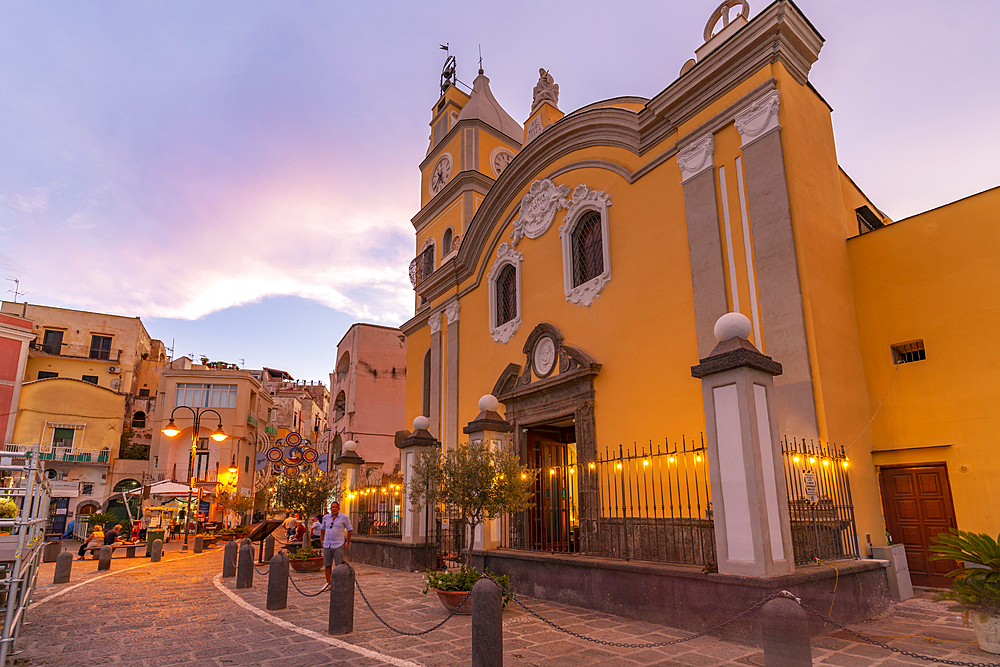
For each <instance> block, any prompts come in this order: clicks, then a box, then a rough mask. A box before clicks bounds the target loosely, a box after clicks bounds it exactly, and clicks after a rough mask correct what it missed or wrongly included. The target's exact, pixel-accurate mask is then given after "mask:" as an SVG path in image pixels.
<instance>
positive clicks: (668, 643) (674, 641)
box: [483, 575, 794, 648]
mask: <svg viewBox="0 0 1000 667" xmlns="http://www.w3.org/2000/svg"><path fill="white" fill-rule="evenodd" d="M483 576H486V577H487V578H488V579H490V580H491V581H493V583H495V584H496V585H497V586H499V587H500V590H501V591H503V592H504V593H505V594H506V595H509V596H510V598H511V599H512V600H513V601H514V602H516V603H517V604H518V605H519V606H520V607H521V608H522V609H524V610H525V611H526V612H528V613H529V614H531V615H532V616H534V617H535V618H537V619H538V620H540V621H542V622H543V623H545V624H546V625H548V626H550V627H552V628H554V629H556V630H558V631H559V632H563V633H565V634H567V635H571V636H573V637H576V638H577V639H583V640H584V641H588V642H593V643H595V644H602V645H604V646H614V647H616V648H654V647H658V646H673V645H675V644H680V643H683V642H689V641H691V640H692V639H698V638H699V637H704V636H705V635H710V634H712V633H713V632H718V631H719V630H722V629H723V628H725V627H727V626H729V625H732V624H733V623H735V622H736V621H739V620H741V619H743V618H746V617H747V616H749V615H750V614H752V613H753V612H755V611H757V610H758V609H760V608H761V607H763V606H764V605H765V604H767V603H768V602H770V601H771V600H774V599H777V598H786V597H787V598H792V599H794V597H792V595H791V594H790V593H788V592H786V591H778V592H777V593H773V594H771V595H769V596H767V597H766V598H764V599H763V600H761V601H760V602H758V603H757V604H755V605H754V606H752V607H750V608H749V609H747V610H745V611H743V612H741V613H740V614H738V615H736V616H734V617H732V618H731V619H729V620H728V621H726V622H725V623H720V624H719V625H716V626H715V627H714V628H709V629H708V630H705V631H703V632H699V633H698V634H694V635H689V636H687V637H681V638H680V639H671V640H670V641H666V642H653V643H650V644H623V643H621V642H609V641H605V640H603V639H594V638H593V637H587V636H586V635H581V634H580V633H578V632H573V631H572V630H567V629H566V628H563V627H561V626H559V625H557V624H555V623H553V622H552V621H550V620H549V619H547V618H545V617H543V616H542V615H540V614H539V613H538V612H536V611H535V610H533V609H531V608H530V607H528V606H527V605H526V604H524V603H523V602H521V601H520V600H518V599H517V597H516V596H515V595H514V593H513V592H511V591H510V590H508V589H507V588H504V586H503V584H501V583H500V582H499V581H497V580H496V579H494V578H493V577H489V576H487V575H483Z"/></svg>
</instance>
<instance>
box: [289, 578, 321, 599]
mask: <svg viewBox="0 0 1000 667" xmlns="http://www.w3.org/2000/svg"><path fill="white" fill-rule="evenodd" d="M288 580H289V581H290V582H292V586H294V587H295V590H297V591H298V592H299V593H301V594H302V595H304V596H305V597H307V598H314V597H316V596H317V595H319V594H320V593H322V592H323V589H322V588H320V589H319V590H318V591H316V592H315V593H306V592H305V591H303V590H302V589H301V588H299V585H298V584H297V583H295V577H293V576H292V573H291V572H289V573H288Z"/></svg>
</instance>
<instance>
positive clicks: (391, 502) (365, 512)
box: [350, 475, 403, 540]
mask: <svg viewBox="0 0 1000 667" xmlns="http://www.w3.org/2000/svg"><path fill="white" fill-rule="evenodd" d="M350 493H351V515H352V516H351V523H352V524H354V534H355V535H364V536H368V537H384V538H387V539H393V540H400V539H402V538H403V526H402V523H401V521H400V515H401V511H402V505H403V485H402V484H400V483H399V482H398V481H397V480H395V479H394V478H391V477H390V476H388V475H386V476H384V477H383V478H382V482H381V483H380V484H378V485H364V486H360V487H357V488H353V489H351V492H350Z"/></svg>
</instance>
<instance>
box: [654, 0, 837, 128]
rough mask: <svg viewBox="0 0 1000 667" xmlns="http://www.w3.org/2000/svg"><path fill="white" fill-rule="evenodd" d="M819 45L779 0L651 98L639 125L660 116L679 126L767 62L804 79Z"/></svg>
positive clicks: (796, 12) (791, 8) (802, 81)
mask: <svg viewBox="0 0 1000 667" xmlns="http://www.w3.org/2000/svg"><path fill="white" fill-rule="evenodd" d="M822 47H823V37H822V36H821V35H820V34H819V33H818V32H817V31H816V29H815V28H814V27H813V26H812V24H810V23H809V21H808V20H807V19H806V18H805V16H803V15H802V13H801V12H800V11H799V9H798V8H797V7H796V6H795V5H794V4H793V3H791V2H790V1H789V0H778V1H777V2H774V3H772V4H770V5H768V6H767V7H766V8H765V9H764V11H762V12H761V13H760V14H758V15H757V16H755V17H754V18H753V20H752V21H750V22H749V23H747V24H746V25H745V26H743V28H741V29H740V30H739V31H737V32H736V33H735V34H734V35H733V36H732V37H730V38H729V39H728V40H726V41H725V42H724V43H723V44H722V45H721V46H719V47H718V48H717V49H715V50H714V51H712V53H711V54H710V55H708V56H707V57H706V58H705V59H704V60H703V61H701V62H699V63H698V64H697V65H695V66H694V67H692V68H691V69H690V70H689V71H687V72H685V73H684V74H683V75H682V76H680V77H679V78H678V79H677V80H676V81H674V82H673V83H672V84H670V85H669V86H667V88H666V89H665V90H664V91H663V92H661V93H660V94H659V95H657V96H656V97H654V98H653V99H652V100H650V102H649V104H648V105H646V109H644V110H643V111H642V112H641V113H640V122H641V124H642V128H643V130H642V131H643V132H644V133H645V132H647V131H649V129H648V128H651V127H653V126H655V125H657V124H658V123H662V122H666V123H668V124H670V125H673V126H674V127H677V126H679V125H680V124H681V123H683V122H684V121H686V120H688V119H690V118H691V117H693V116H694V115H695V114H697V113H698V112H699V111H701V110H702V109H704V108H705V107H706V106H708V105H709V104H711V103H712V102H713V101H715V100H716V99H718V98H719V97H721V96H722V95H724V94H725V93H726V92H727V91H729V90H731V89H732V88H733V86H734V85H736V84H737V83H738V82H739V81H742V80H743V79H745V78H746V77H747V76H749V75H750V74H752V73H753V72H756V71H757V70H759V69H760V68H761V67H763V66H764V65H766V64H768V63H774V62H780V63H781V64H783V65H784V66H785V69H786V70H788V72H789V73H790V74H791V75H792V76H793V77H794V78H795V80H796V81H798V82H799V83H800V84H803V85H805V84H806V81H807V79H808V76H809V69H810V67H811V66H812V64H813V63H814V62H816V59H817V58H819V52H820V49H821V48H822Z"/></svg>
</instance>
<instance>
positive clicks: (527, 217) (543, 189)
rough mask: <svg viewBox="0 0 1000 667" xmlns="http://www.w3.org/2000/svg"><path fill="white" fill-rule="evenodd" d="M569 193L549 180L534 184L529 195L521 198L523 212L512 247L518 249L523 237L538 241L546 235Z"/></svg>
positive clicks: (513, 233) (566, 188)
mask: <svg viewBox="0 0 1000 667" xmlns="http://www.w3.org/2000/svg"><path fill="white" fill-rule="evenodd" d="M568 192H569V188H568V187H566V186H565V185H556V184H555V183H554V182H553V181H552V180H551V179H548V178H546V179H544V180H540V181H535V182H534V183H532V184H531V188H530V189H529V190H528V194H526V195H524V197H522V198H521V211H520V214H519V215H518V217H517V220H515V221H514V231H513V232H511V243H512V245H513V246H514V247H515V248H516V247H517V243H518V241H520V240H521V237H522V236H527V237H528V238H529V239H537V238H538V237H539V236H541V235H542V234H544V233H545V231H546V230H547V229H548V228H549V226H550V225H551V224H552V221H553V220H554V219H555V217H556V212H557V211H558V210H559V206H560V201H561V200H563V199H565V197H566V193H568Z"/></svg>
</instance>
